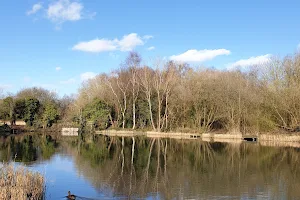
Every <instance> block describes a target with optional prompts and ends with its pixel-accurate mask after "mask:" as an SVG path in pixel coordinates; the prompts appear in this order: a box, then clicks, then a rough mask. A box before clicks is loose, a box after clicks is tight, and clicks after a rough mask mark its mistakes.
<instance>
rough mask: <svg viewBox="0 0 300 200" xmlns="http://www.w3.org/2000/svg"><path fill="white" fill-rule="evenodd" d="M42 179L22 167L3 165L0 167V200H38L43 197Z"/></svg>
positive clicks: (35, 173) (40, 176)
mask: <svg viewBox="0 0 300 200" xmlns="http://www.w3.org/2000/svg"><path fill="white" fill-rule="evenodd" d="M44 191H45V187H44V177H43V176H42V175H41V174H39V173H37V172H31V171H28V170H27V169H25V168H24V167H16V168H14V166H13V165H12V164H4V165H3V166H1V167H0V200H4V199H16V200H23V199H24V200H39V199H43V196H44Z"/></svg>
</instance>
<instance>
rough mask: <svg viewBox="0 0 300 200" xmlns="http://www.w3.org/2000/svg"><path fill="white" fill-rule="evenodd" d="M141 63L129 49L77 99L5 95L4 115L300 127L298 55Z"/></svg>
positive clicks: (126, 124)
mask: <svg viewBox="0 0 300 200" xmlns="http://www.w3.org/2000/svg"><path fill="white" fill-rule="evenodd" d="M142 63H143V61H142V58H141V56H140V55H139V54H138V53H136V52H130V53H129V55H128V57H127V58H126V60H125V61H124V62H123V63H122V64H121V65H120V68H119V69H117V70H114V71H112V72H111V73H109V74H105V73H103V74H99V75H98V76H96V77H95V78H93V79H90V80H88V81H87V82H85V83H83V85H82V87H81V88H80V89H79V92H78V94H77V96H76V98H74V99H72V98H69V97H68V98H63V99H58V98H57V97H56V95H55V94H53V93H51V92H49V91H47V90H43V89H41V88H29V89H25V90H23V91H21V92H19V93H18V94H16V95H15V96H13V97H7V98H5V99H2V101H1V102H0V103H1V104H2V105H0V108H1V118H9V119H23V120H25V121H26V123H27V124H28V125H29V126H31V125H34V124H36V125H38V126H43V127H47V126H51V124H52V123H55V122H57V121H60V120H64V121H69V122H73V123H75V124H78V125H80V126H82V127H85V126H87V125H88V126H89V127H90V125H93V126H94V127H95V128H97V129H108V128H114V129H116V128H126V129H143V130H155V131H196V132H205V131H212V130H222V131H226V132H265V131H276V130H279V129H284V130H299V129H300V128H299V126H300V53H296V54H295V55H292V56H287V57H285V58H283V59H277V58H272V59H270V62H268V63H265V64H263V65H260V66H252V67H249V68H247V69H243V70H232V71H221V70H216V69H209V68H199V69H195V68H193V67H191V66H189V65H188V64H186V63H177V62H173V61H165V60H156V61H154V62H153V63H152V64H151V65H145V64H142ZM37 91H40V92H41V94H37V93H38V92H37ZM11 105H13V106H11Z"/></svg>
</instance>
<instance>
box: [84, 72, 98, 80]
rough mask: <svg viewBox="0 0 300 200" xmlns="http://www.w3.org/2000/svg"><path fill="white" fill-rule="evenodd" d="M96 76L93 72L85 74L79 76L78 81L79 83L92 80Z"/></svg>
mask: <svg viewBox="0 0 300 200" xmlns="http://www.w3.org/2000/svg"><path fill="white" fill-rule="evenodd" d="M96 75H97V74H96V73H94V72H85V73H82V74H80V79H81V81H87V80H89V79H92V78H94V77H95V76H96Z"/></svg>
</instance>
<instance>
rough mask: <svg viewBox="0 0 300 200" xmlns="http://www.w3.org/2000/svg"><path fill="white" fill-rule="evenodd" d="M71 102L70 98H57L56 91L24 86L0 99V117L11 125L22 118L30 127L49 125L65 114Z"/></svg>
mask: <svg viewBox="0 0 300 200" xmlns="http://www.w3.org/2000/svg"><path fill="white" fill-rule="evenodd" d="M71 102H72V98H70V97H67V96H66V97H64V98H61V99H59V98H58V97H57V94H56V93H54V92H51V91H49V90H46V89H43V88H37V87H33V88H26V89H23V90H21V91H20V92H18V93H17V94H16V95H7V96H6V97H4V98H2V99H1V100H0V119H2V120H4V121H9V122H10V124H11V125H15V124H16V121H17V120H23V121H25V122H26V125H27V126H30V127H35V128H42V127H43V128H46V127H51V126H52V124H53V123H56V122H58V120H61V119H63V118H64V117H65V116H66V114H67V108H68V106H69V105H70V104H71Z"/></svg>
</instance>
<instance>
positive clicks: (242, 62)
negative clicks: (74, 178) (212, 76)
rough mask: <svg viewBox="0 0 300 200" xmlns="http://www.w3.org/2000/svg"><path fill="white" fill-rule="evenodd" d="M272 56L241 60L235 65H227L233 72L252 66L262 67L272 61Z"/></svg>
mask: <svg viewBox="0 0 300 200" xmlns="http://www.w3.org/2000/svg"><path fill="white" fill-rule="evenodd" d="M271 56H272V55H271V54H266V55H261V56H256V57H254V56H253V57H250V58H248V59H241V60H238V61H236V62H234V63H230V64H228V65H227V69H228V70H233V69H236V68H246V67H250V66H257V65H262V64H265V63H267V62H269V61H270V58H271Z"/></svg>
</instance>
